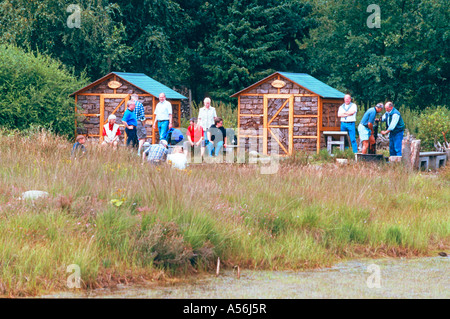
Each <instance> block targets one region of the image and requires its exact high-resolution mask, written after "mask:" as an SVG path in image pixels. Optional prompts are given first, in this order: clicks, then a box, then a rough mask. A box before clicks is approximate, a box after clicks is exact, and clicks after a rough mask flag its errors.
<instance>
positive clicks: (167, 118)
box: [153, 93, 172, 141]
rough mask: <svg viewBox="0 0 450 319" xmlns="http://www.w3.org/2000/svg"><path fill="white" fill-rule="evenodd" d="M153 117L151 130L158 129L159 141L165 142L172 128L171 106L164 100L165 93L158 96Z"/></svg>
mask: <svg viewBox="0 0 450 319" xmlns="http://www.w3.org/2000/svg"><path fill="white" fill-rule="evenodd" d="M154 116H155V119H154V120H153V129H155V128H156V127H158V132H159V139H160V140H166V141H167V140H168V138H167V133H168V132H169V130H170V129H171V128H172V104H171V103H170V102H169V101H167V100H166V94H165V93H161V94H159V103H158V104H156V107H155V114H154Z"/></svg>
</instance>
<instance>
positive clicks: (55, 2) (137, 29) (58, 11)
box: [0, 0, 450, 132]
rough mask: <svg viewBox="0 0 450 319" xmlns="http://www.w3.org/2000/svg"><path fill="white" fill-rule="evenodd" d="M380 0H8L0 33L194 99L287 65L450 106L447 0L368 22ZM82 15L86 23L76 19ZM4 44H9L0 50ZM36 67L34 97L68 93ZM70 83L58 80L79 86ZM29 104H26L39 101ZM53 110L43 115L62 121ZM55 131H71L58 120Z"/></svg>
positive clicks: (73, 62)
mask: <svg viewBox="0 0 450 319" xmlns="http://www.w3.org/2000/svg"><path fill="white" fill-rule="evenodd" d="M372 2H373V1H372V0H362V1H351V0H331V1H323V0H267V1H262V0H240V1H238V0H217V1H213V2H208V1H203V0H189V1H188V0H144V1H137V0H131V1H130V0H127V1H125V0H111V1H106V0H80V1H77V4H76V5H74V4H73V1H72V0H45V1H35V0H26V1H25V0H1V1H0V43H3V44H6V45H11V44H13V45H15V46H17V47H19V48H21V49H23V50H25V51H26V52H39V53H40V55H39V56H40V57H41V58H42V59H44V58H43V56H44V55H45V56H49V57H51V58H53V59H56V60H58V61H61V65H60V66H61V68H63V65H64V66H66V67H68V68H69V69H73V70H74V73H75V75H76V76H78V77H80V76H81V75H82V74H86V75H87V76H88V77H89V78H90V80H91V81H94V80H96V79H98V78H100V77H102V76H104V75H105V74H107V73H109V72H111V71H127V72H142V73H145V74H148V75H149V76H151V77H154V78H155V79H157V80H158V81H160V82H162V83H164V84H166V85H168V86H170V87H176V88H180V89H181V88H187V89H190V90H191V92H192V97H193V100H194V102H197V103H199V102H201V101H202V100H203V98H204V97H205V96H211V97H212V98H213V101H217V102H225V103H230V102H231V103H232V104H233V105H234V106H235V105H236V104H237V103H236V99H233V98H230V95H231V94H233V93H235V92H238V91H240V90H242V89H243V88H245V87H247V86H249V85H251V84H253V83H255V82H256V81H258V80H260V79H262V78H263V77H265V76H267V75H269V74H271V73H272V72H274V71H277V70H278V71H287V72H306V73H309V74H311V75H313V76H315V77H317V78H319V79H320V80H322V81H324V82H326V83H328V84H330V85H331V86H333V87H336V88H338V89H339V90H341V91H342V92H346V93H351V94H352V95H353V96H354V98H355V101H356V102H357V104H358V105H359V106H360V108H361V109H367V108H368V107H369V106H373V104H375V103H376V102H380V101H386V100H388V99H389V100H392V101H394V103H395V104H396V105H397V106H400V105H401V106H404V108H405V109H408V110H413V111H418V112H420V111H421V110H423V109H425V108H426V107H431V106H438V105H441V106H444V107H447V108H448V106H449V102H448V101H450V84H449V83H450V82H449V79H448V75H449V74H450V63H449V52H450V28H449V21H450V10H449V9H448V4H447V1H446V0H408V1H407V0H386V1H383V2H382V3H380V5H379V10H380V18H381V19H380V20H379V25H378V26H379V28H377V27H373V25H371V23H373V21H374V18H373V17H374V15H373V14H374V11H371V10H372V9H369V6H370V5H371V4H372ZM74 6H78V8H79V9H78V10H75V9H74V8H73V7H74ZM76 14H78V23H79V25H75V27H74V25H73V23H72V24H71V22H73V21H74V19H76V18H77V16H76ZM74 16H75V18H74ZM6 48H7V46H1V47H0V50H1V51H2V52H1V55H2V56H3V55H4V50H6ZM17 52H19V51H17ZM8 54H11V53H8ZM8 54H6V55H8ZM17 54H18V55H20V56H22V53H17ZM5 58H6V57H2V59H3V63H5V65H6V64H8V63H9V62H5V61H7V60H4V59H5ZM24 59H25V60H27V59H28V58H24ZM47 61H50V60H47ZM48 63H50V62H48ZM16 64H17V65H18V67H19V70H20V69H21V67H22V66H21V64H20V63H19V62H18V61H15V62H13V63H12V64H11V65H16ZM24 64H27V62H24ZM44 65H45V63H44ZM29 67H31V64H30V66H29ZM34 67H35V68H40V66H34ZM57 68H59V67H57ZM11 70H12V68H10V69H9V71H2V72H3V75H2V78H1V82H0V86H1V87H2V90H3V91H2V93H3V94H2V95H1V97H0V100H1V105H2V107H3V106H5V105H9V104H10V102H11V95H10V94H8V92H11V91H8V90H11V89H12V86H10V84H9V83H10V82H11V81H12V82H14V81H15V80H16V78H8V77H6V75H8V74H9V75H11V74H12V73H8V72H10V71H11ZM22 71H25V69H22ZM22 71H21V72H22ZM18 72H19V71H18ZM33 72H34V71H33ZM33 72H29V71H27V73H26V74H27V76H30V77H31V78H30V79H29V80H27V84H26V86H24V87H22V86H18V87H16V89H17V88H20V89H22V88H26V90H25V91H26V92H28V93H27V94H31V93H30V92H31V91H33V90H34V91H33V92H35V93H33V94H34V95H33V97H32V98H33V100H35V101H42V102H39V103H41V104H39V103H38V105H43V104H46V103H47V105H48V96H47V95H48V94H49V92H51V93H53V94H57V95H59V94H61V95H62V96H63V95H64V94H65V93H67V91H64V90H62V89H60V88H59V87H58V88H56V87H55V86H45V85H43V86H35V85H31V84H32V83H34V82H35V80H34V79H33V77H35V76H36V75H33V74H32V73H33ZM22 80H23V79H22ZM33 81H34V82H33ZM71 81H72V80H71ZM71 81H69V82H70V83H76V82H71ZM74 81H75V80H74ZM69 82H67V81H63V82H61V81H60V82H58V83H59V85H64V86H66V85H67V87H71V88H74V89H75V88H80V87H81V86H78V87H76V85H75V86H72V85H71V84H68V83H69ZM6 87H8V89H5V88H6ZM41 90H42V91H41ZM61 92H65V93H64V94H63V93H61ZM66 96H67V95H66ZM13 100H15V101H14V102H13V104H14V103H15V104H16V105H17V104H19V102H17V99H13ZM44 100H45V101H44ZM27 101H30V97H28V98H27ZM21 103H22V106H23V108H24V109H30V110H35V109H36V107H37V106H36V105H32V104H31V103H30V104H23V103H24V101H21ZM33 103H34V102H33ZM64 103H67V102H66V101H64V102H61V103H58V105H65V104H64ZM35 104H36V103H35ZM1 112H2V113H1V114H2V115H3V116H4V117H3V119H2V120H3V121H5V119H6V121H9V123H10V124H11V125H12V124H13V125H16V127H19V128H20V127H23V126H24V125H25V126H26V125H27V123H28V122H29V119H30V118H33V117H36V115H32V116H31V117H29V116H28V117H18V118H15V119H14V120H12V117H11V116H12V115H13V114H18V112H17V109H14V108H10V109H8V110H4V109H2V111H1ZM51 112H53V110H52V111H51ZM36 114H37V113H36ZM65 116H66V117H67V116H69V113H65ZM70 116H72V115H70ZM24 118H27V120H24ZM41 119H42V120H41V121H39V122H42V123H44V118H41ZM54 121H55V120H54V119H53V118H52V119H50V123H48V122H45V123H47V126H52V127H53V126H54ZM58 123H60V121H59V120H58ZM56 131H61V132H65V130H64V129H62V128H60V127H58V128H56Z"/></svg>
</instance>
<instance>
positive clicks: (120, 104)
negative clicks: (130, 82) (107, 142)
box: [99, 94, 130, 141]
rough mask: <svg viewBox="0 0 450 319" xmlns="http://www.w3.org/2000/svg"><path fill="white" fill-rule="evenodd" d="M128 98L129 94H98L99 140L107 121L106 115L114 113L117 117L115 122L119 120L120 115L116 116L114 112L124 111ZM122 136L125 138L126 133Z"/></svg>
mask: <svg viewBox="0 0 450 319" xmlns="http://www.w3.org/2000/svg"><path fill="white" fill-rule="evenodd" d="M129 99H130V95H129V94H106V95H101V96H100V128H99V129H100V141H103V136H102V133H103V125H105V124H106V123H107V122H108V116H109V115H111V114H115V115H116V116H117V118H118V119H117V122H119V119H120V118H122V116H118V115H117V114H116V113H117V112H120V113H122V114H123V112H125V110H126V108H127V103H128V100H129ZM117 124H119V123H117ZM120 126H121V127H123V126H124V125H123V124H120ZM124 136H125V140H126V134H125V135H124Z"/></svg>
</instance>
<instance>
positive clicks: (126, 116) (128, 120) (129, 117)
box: [122, 100, 138, 148]
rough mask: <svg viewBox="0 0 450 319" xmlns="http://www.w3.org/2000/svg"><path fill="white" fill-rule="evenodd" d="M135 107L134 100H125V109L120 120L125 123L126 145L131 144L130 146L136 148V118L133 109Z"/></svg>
mask: <svg viewBox="0 0 450 319" xmlns="http://www.w3.org/2000/svg"><path fill="white" fill-rule="evenodd" d="M135 107H136V104H135V103H134V101H132V100H129V101H128V102H127V109H126V110H125V112H124V113H123V117H122V122H123V123H124V124H125V133H126V134H127V143H126V145H127V146H129V145H130V144H131V146H132V147H134V148H137V147H138V140H137V130H136V127H137V124H138V123H137V118H136V112H135V111H134V109H135Z"/></svg>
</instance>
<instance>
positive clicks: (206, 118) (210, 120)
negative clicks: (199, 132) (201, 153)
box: [198, 97, 217, 146]
mask: <svg viewBox="0 0 450 319" xmlns="http://www.w3.org/2000/svg"><path fill="white" fill-rule="evenodd" d="M203 104H204V105H205V106H203V107H202V108H200V110H199V111H198V124H199V125H200V126H201V127H202V128H203V131H204V132H205V136H204V138H205V146H206V145H208V143H209V141H208V136H207V134H206V131H207V130H208V129H209V128H210V127H211V125H213V124H214V118H216V117H217V113H216V109H215V108H214V107H212V106H211V99H210V98H209V97H207V98H205V99H204V100H203Z"/></svg>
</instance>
